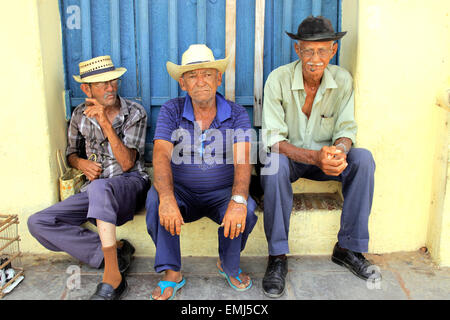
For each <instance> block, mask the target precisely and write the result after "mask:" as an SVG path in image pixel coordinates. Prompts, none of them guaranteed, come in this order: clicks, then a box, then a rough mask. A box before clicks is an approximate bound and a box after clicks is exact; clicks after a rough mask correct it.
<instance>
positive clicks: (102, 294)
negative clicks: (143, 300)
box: [90, 274, 128, 300]
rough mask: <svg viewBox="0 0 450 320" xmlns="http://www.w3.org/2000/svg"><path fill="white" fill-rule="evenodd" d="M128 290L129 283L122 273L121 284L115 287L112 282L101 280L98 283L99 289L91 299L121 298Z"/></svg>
mask: <svg viewBox="0 0 450 320" xmlns="http://www.w3.org/2000/svg"><path fill="white" fill-rule="evenodd" d="M127 292H128V283H127V280H126V279H125V276H124V275H123V274H122V281H121V282H120V284H119V286H118V287H117V288H116V289H114V288H113V287H112V286H111V285H110V284H108V283H104V282H101V283H99V284H98V285H97V290H95V293H94V294H93V295H92V296H91V298H90V300H119V299H120V298H121V297H124V296H125V295H126V294H127Z"/></svg>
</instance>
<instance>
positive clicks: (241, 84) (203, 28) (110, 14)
mask: <svg viewBox="0 0 450 320" xmlns="http://www.w3.org/2000/svg"><path fill="white" fill-rule="evenodd" d="M59 1H60V11H61V24H62V32H63V43H64V45H63V48H64V62H65V89H66V109H67V110H66V116H67V118H70V115H71V113H72V111H73V108H74V107H75V106H77V105H78V104H79V103H81V102H82V101H84V94H83V92H82V91H81V89H80V87H79V84H78V83H77V82H75V81H74V80H73V78H72V75H74V74H78V73H79V70H78V63H79V62H80V61H83V60H88V59H90V58H92V57H95V56H100V55H110V56H111V58H112V60H113V62H114V64H115V65H116V66H122V67H125V68H127V70H128V71H127V72H126V73H125V75H124V76H123V78H122V84H121V88H120V95H121V96H123V97H125V98H128V99H132V100H135V101H137V102H139V103H141V104H142V105H143V106H144V108H145V109H146V111H147V113H148V130H147V145H146V154H145V157H146V161H147V162H151V156H152V155H151V152H152V146H153V143H152V139H153V135H154V128H155V123H156V119H157V116H158V112H159V108H160V106H161V105H162V104H163V103H164V102H166V101H167V100H169V99H171V98H174V97H177V96H180V95H184V92H182V91H181V90H180V88H179V86H178V83H177V82H176V81H175V80H173V79H172V78H171V77H170V76H169V75H168V73H167V71H166V62H167V61H172V62H175V63H177V64H179V63H180V61H181V55H182V54H183V52H184V51H185V50H186V49H187V48H188V47H189V45H191V44H193V43H206V44H207V45H208V47H210V48H211V49H212V50H213V53H214V56H215V57H216V58H217V59H221V58H224V57H225V32H226V30H225V10H226V0H59ZM311 14H313V15H323V16H325V17H327V18H329V19H330V20H331V21H332V23H333V26H334V28H335V30H340V25H339V17H340V0H266V2H265V23H264V30H265V34H264V81H265V79H266V78H267V76H268V74H269V73H270V72H271V71H272V70H273V69H275V68H276V67H278V66H280V65H283V64H286V63H289V62H291V61H293V60H295V59H297V57H296V55H295V51H294V49H293V42H292V40H291V39H290V38H289V37H288V36H287V35H286V34H285V32H284V31H290V32H295V31H296V30H297V27H298V24H299V23H300V22H301V20H303V19H304V18H306V17H307V16H309V15H311ZM254 33H255V1H254V0H237V4H236V72H235V74H236V78H235V100H236V102H237V103H239V104H241V105H243V106H245V107H247V110H248V112H249V115H250V117H251V118H252V106H253V101H254V99H253V98H254V97H253V88H254V86H253V73H254V70H253V68H254V48H255V46H254V39H255V36H254ZM331 63H337V61H336V58H334V60H333V61H332V62H331ZM223 86H224V85H222V86H221V87H220V88H219V92H221V93H222V94H224V87H223Z"/></svg>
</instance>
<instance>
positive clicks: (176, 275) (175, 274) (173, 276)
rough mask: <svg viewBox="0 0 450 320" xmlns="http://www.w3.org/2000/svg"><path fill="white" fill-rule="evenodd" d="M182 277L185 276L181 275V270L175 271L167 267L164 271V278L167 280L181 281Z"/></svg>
mask: <svg viewBox="0 0 450 320" xmlns="http://www.w3.org/2000/svg"><path fill="white" fill-rule="evenodd" d="M182 278H183V276H182V275H181V271H174V270H170V269H167V270H165V272H164V279H165V280H166V281H175V282H179V281H181V279H182Z"/></svg>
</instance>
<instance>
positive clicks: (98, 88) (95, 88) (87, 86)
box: [81, 79, 119, 107]
mask: <svg viewBox="0 0 450 320" xmlns="http://www.w3.org/2000/svg"><path fill="white" fill-rule="evenodd" d="M118 87H119V79H114V80H111V81H104V82H93V83H83V84H82V85H81V89H82V90H83V92H84V93H85V94H86V95H87V96H88V97H89V98H94V99H96V100H97V101H98V102H99V103H100V104H101V105H103V106H105V107H111V106H114V105H115V104H116V101H117V91H118Z"/></svg>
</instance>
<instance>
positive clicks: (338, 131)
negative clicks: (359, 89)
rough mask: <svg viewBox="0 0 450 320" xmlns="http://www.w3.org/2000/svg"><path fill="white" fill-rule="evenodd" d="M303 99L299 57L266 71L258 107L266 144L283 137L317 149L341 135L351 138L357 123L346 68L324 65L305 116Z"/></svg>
mask: <svg viewBox="0 0 450 320" xmlns="http://www.w3.org/2000/svg"><path fill="white" fill-rule="evenodd" d="M305 99H306V92H305V89H304V87H303V75H302V64H301V61H300V60H297V61H294V62H292V63H289V64H287V65H284V66H281V67H279V68H277V69H275V70H273V71H272V72H271V73H270V74H269V77H268V78H267V81H266V84H265V86H264V104H263V110H262V129H263V142H264V144H265V146H266V147H271V146H273V145H274V144H275V143H277V142H280V141H284V140H286V141H288V142H289V143H291V144H293V145H294V146H296V147H299V148H304V149H310V150H320V149H321V148H322V147H323V146H326V145H327V146H330V145H333V144H334V142H335V141H336V140H337V139H339V138H342V137H346V138H349V139H351V140H352V142H353V143H354V142H355V137H356V131H357V125H356V122H355V118H354V95H353V79H352V76H351V75H350V73H349V72H348V71H347V70H345V69H343V68H341V67H338V66H335V65H330V64H329V65H328V66H327V68H326V69H325V71H324V73H323V77H322V81H321V83H320V86H319V88H318V90H317V93H316V96H315V98H314V102H313V106H312V109H311V115H310V117H309V119H308V117H307V116H306V115H305V114H304V113H303V111H302V107H303V105H304V104H305ZM264 129H265V130H266V131H265V130H264ZM267 150H269V149H268V148H267Z"/></svg>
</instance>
